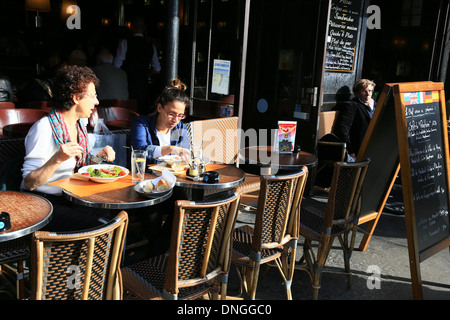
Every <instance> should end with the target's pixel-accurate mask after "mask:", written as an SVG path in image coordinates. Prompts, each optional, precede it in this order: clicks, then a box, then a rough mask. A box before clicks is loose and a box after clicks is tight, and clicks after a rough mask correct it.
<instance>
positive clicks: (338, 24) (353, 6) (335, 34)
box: [325, 0, 362, 72]
mask: <svg viewBox="0 0 450 320" xmlns="http://www.w3.org/2000/svg"><path fill="white" fill-rule="evenodd" d="M361 3H362V1H359V0H333V2H332V6H331V12H330V21H329V26H328V30H329V31H328V41H327V49H326V57H325V71H335V72H353V68H354V65H355V57H356V51H357V50H356V47H357V44H358V39H359V28H360V27H359V26H360V11H361Z"/></svg>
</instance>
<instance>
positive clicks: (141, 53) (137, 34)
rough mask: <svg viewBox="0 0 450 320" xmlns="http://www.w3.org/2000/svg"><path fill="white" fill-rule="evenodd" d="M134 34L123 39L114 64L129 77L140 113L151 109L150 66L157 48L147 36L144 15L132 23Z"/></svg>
mask: <svg viewBox="0 0 450 320" xmlns="http://www.w3.org/2000/svg"><path fill="white" fill-rule="evenodd" d="M131 28H132V31H133V36H132V37H130V38H129V39H124V40H122V41H121V42H120V43H119V45H118V47H117V52H116V56H115V58H114V66H116V67H117V68H122V69H123V70H125V72H126V73H127V77H128V92H129V95H130V99H135V100H136V101H137V106H138V113H140V114H147V113H148V111H149V103H148V102H149V101H148V89H149V83H148V78H149V68H150V66H151V63H152V58H153V56H154V53H155V50H154V46H153V45H152V43H151V42H150V41H148V40H147V38H146V37H145V31H146V28H147V26H146V23H145V21H144V19H143V18H142V17H135V18H134V19H133V21H132V23H131Z"/></svg>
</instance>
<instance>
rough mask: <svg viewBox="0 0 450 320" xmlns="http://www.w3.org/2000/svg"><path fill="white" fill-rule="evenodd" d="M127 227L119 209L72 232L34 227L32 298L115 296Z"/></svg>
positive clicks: (118, 289)
mask: <svg viewBox="0 0 450 320" xmlns="http://www.w3.org/2000/svg"><path fill="white" fill-rule="evenodd" d="M127 227H128V214H127V213H126V212H125V211H121V212H120V213H119V214H118V215H117V216H116V217H115V218H114V219H112V220H111V221H110V222H108V223H106V224H105V225H103V226H101V227H99V228H94V229H87V230H82V231H80V232H73V233H55V232H45V231H36V232H35V233H34V235H33V240H32V248H31V249H32V251H31V253H32V259H31V270H32V277H31V299H32V300H119V299H121V297H122V280H121V274H120V261H121V258H122V251H123V246H124V241H125V235H126V231H127Z"/></svg>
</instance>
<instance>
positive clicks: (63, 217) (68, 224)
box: [28, 191, 113, 232]
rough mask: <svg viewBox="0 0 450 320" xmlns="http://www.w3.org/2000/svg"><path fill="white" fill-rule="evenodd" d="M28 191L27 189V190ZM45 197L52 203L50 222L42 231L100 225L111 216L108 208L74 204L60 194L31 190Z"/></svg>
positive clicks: (63, 230) (89, 227) (81, 228)
mask: <svg viewBox="0 0 450 320" xmlns="http://www.w3.org/2000/svg"><path fill="white" fill-rule="evenodd" d="M28 192H29V191H28ZM31 193H34V194H37V195H39V196H41V197H44V198H46V199H47V200H49V201H50V202H51V204H52V205H53V214H52V219H51V220H50V222H49V223H48V224H47V225H46V226H44V227H43V228H42V229H41V230H42V231H52V232H74V231H80V230H86V229H91V228H96V227H100V226H102V225H103V224H105V223H106V222H108V221H109V220H111V219H112V218H113V217H112V215H111V211H110V210H106V209H97V208H89V207H84V206H80V205H77V204H74V203H72V202H70V201H68V200H67V199H64V198H63V197H62V196H56V195H51V194H44V193H40V192H34V191H33V192H31Z"/></svg>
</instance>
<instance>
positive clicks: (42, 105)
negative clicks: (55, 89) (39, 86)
mask: <svg viewBox="0 0 450 320" xmlns="http://www.w3.org/2000/svg"><path fill="white" fill-rule="evenodd" d="M23 107H24V108H28V109H40V110H45V111H47V112H50V111H51V110H52V105H51V101H30V102H27V103H25V104H24V106H23Z"/></svg>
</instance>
